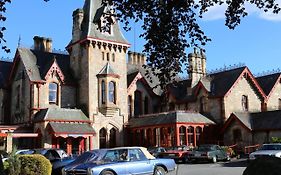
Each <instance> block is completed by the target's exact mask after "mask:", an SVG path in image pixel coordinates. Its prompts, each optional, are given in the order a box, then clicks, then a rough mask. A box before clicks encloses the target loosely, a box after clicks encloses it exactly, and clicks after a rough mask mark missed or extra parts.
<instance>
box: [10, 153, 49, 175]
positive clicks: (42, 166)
mask: <svg viewBox="0 0 281 175" xmlns="http://www.w3.org/2000/svg"><path fill="white" fill-rule="evenodd" d="M16 157H18V159H19V163H20V166H18V167H19V169H20V170H19V171H20V173H18V171H15V170H13V169H14V168H13V167H15V165H11V164H9V165H8V169H7V170H8V174H13V175H19V174H21V175H22V174H24V175H38V174H40V175H51V173H52V164H51V162H50V161H49V160H48V159H47V158H46V157H44V156H43V155H40V154H31V155H16ZM8 162H9V161H8ZM9 163H10V162H9Z"/></svg>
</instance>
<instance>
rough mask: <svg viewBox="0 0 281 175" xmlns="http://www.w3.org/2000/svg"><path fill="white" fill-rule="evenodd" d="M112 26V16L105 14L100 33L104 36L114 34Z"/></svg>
mask: <svg viewBox="0 0 281 175" xmlns="http://www.w3.org/2000/svg"><path fill="white" fill-rule="evenodd" d="M112 24H113V19H112V17H111V15H108V14H104V15H103V17H101V20H100V32H101V33H103V34H108V35H111V34H112Z"/></svg>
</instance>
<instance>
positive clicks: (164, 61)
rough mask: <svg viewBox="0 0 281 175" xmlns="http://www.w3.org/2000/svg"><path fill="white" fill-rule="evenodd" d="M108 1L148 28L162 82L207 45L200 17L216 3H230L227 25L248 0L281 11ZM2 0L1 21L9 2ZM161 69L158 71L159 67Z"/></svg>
mask: <svg viewBox="0 0 281 175" xmlns="http://www.w3.org/2000/svg"><path fill="white" fill-rule="evenodd" d="M44 1H49V0H44ZM102 1H103V3H104V4H105V5H109V6H111V7H114V9H112V10H115V14H116V17H117V18H118V19H119V21H121V22H123V23H124V24H125V29H126V30H130V22H129V21H130V20H133V21H134V22H141V23H142V26H141V27H142V28H143V30H144V32H143V33H142V34H141V35H140V37H143V38H144V39H145V40H146V44H145V46H144V53H145V54H146V55H147V59H148V60H147V61H148V65H147V66H148V67H150V68H151V69H152V70H154V71H153V72H154V74H155V75H156V76H157V77H158V78H159V80H160V86H161V87H162V88H163V87H164V88H165V85H166V84H168V83H170V82H171V81H172V80H173V78H174V77H175V76H176V75H177V74H178V73H179V72H182V66H183V65H187V63H188V60H187V55H186V52H185V50H186V49H187V48H193V47H198V48H203V47H204V45H205V44H206V42H209V41H210V38H208V37H207V36H206V35H205V33H204V31H202V30H201V28H200V26H199V24H198V22H197V20H198V19H199V18H202V15H203V14H204V13H206V12H207V11H208V9H209V8H210V7H213V6H216V5H223V4H226V5H227V9H226V11H225V17H226V20H225V25H226V26H227V27H228V28H229V29H235V27H236V26H237V25H239V24H240V22H241V19H242V18H243V17H245V16H247V12H246V9H245V3H250V4H253V5H255V6H256V7H257V8H259V9H260V10H263V11H265V12H267V11H272V12H273V13H278V12H279V11H280V7H279V6H278V4H277V3H276V1H275V0H102ZM10 2H11V0H1V2H0V12H2V15H1V18H0V21H5V19H6V18H5V16H4V15H3V14H4V13H5V11H6V8H5V5H6V3H10ZM3 31H5V27H1V28H0V44H1V45H2V49H4V50H5V51H7V52H8V51H9V49H8V48H7V46H6V45H5V44H4V43H5V40H4V38H3V36H4V34H3ZM155 70H157V71H155Z"/></svg>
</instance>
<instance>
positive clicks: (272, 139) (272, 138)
mask: <svg viewBox="0 0 281 175" xmlns="http://www.w3.org/2000/svg"><path fill="white" fill-rule="evenodd" d="M271 141H272V142H273V143H281V138H278V137H271Z"/></svg>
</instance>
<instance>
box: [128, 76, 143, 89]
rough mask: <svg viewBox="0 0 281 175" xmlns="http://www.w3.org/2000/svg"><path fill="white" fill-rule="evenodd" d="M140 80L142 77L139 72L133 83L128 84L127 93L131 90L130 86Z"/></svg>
mask: <svg viewBox="0 0 281 175" xmlns="http://www.w3.org/2000/svg"><path fill="white" fill-rule="evenodd" d="M141 78H143V76H142V75H141V73H140V72H139V73H138V74H137V75H136V76H135V78H134V79H133V81H132V82H131V83H130V84H128V88H127V91H128V92H129V91H130V89H131V88H132V86H133V85H134V84H135V83H136V82H137V81H138V80H139V79H141Z"/></svg>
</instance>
